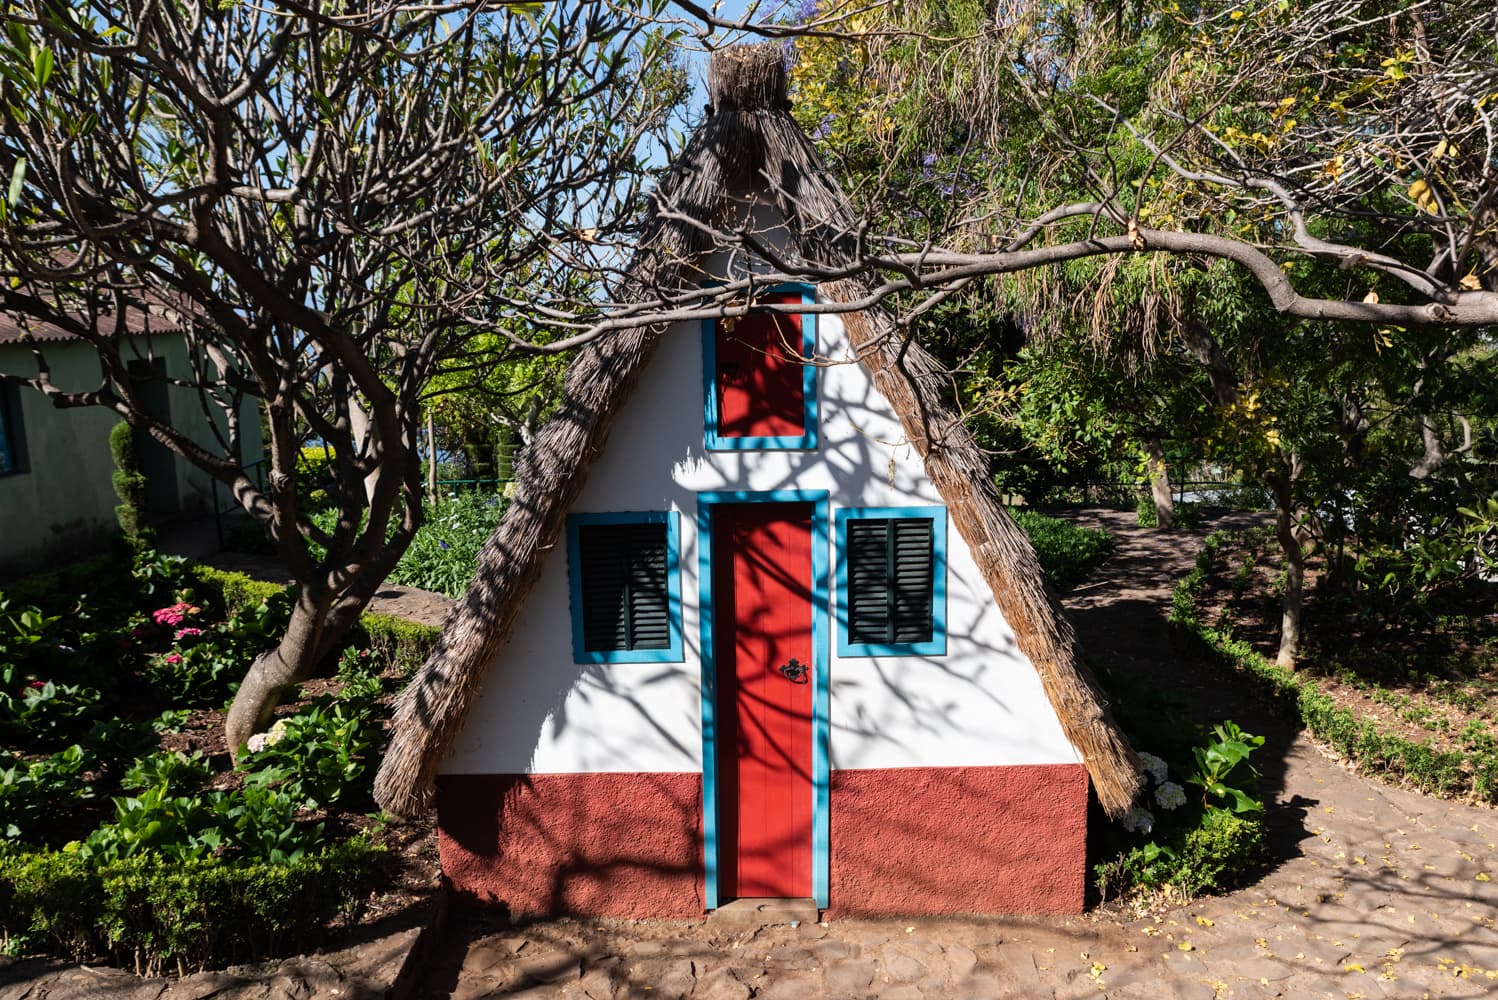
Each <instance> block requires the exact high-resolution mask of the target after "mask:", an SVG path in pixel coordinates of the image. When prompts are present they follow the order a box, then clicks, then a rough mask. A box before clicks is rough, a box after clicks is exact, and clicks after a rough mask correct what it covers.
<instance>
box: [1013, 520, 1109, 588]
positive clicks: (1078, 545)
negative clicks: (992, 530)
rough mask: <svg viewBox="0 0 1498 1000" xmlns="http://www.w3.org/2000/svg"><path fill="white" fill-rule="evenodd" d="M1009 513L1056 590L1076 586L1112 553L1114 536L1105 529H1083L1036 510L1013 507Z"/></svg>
mask: <svg viewBox="0 0 1498 1000" xmlns="http://www.w3.org/2000/svg"><path fill="white" fill-rule="evenodd" d="M1010 516H1012V517H1013V518H1014V521H1015V523H1016V524H1018V525H1019V526H1020V529H1021V530H1022V531H1024V533H1025V534H1026V535H1028V536H1029V538H1030V544H1031V545H1033V546H1034V547H1035V555H1036V558H1038V559H1039V560H1040V569H1041V572H1042V573H1044V574H1045V580H1046V583H1048V584H1050V586H1051V589H1053V590H1055V591H1056V592H1057V593H1065V592H1066V591H1068V590H1070V589H1071V588H1072V587H1074V586H1076V584H1077V581H1079V580H1081V579H1082V577H1084V576H1086V575H1087V573H1088V572H1089V571H1090V570H1092V568H1093V567H1095V566H1098V565H1099V564H1101V563H1103V562H1105V561H1106V560H1107V559H1108V557H1109V556H1111V555H1113V537H1112V536H1111V535H1109V534H1108V532H1107V531H1105V530H1103V529H1102V528H1083V527H1080V526H1078V525H1075V524H1072V523H1071V522H1070V521H1064V520H1062V519H1061V518H1058V517H1047V516H1046V515H1044V514H1037V513H1036V512H1035V511H1033V510H1012V511H1010Z"/></svg>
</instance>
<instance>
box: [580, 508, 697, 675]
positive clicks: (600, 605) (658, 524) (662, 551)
mask: <svg viewBox="0 0 1498 1000" xmlns="http://www.w3.org/2000/svg"><path fill="white" fill-rule="evenodd" d="M678 521H679V518H678V516H677V513H676V512H675V511H643V512H637V511H631V512H619V513H606V514H570V515H568V517H567V578H568V593H569V595H570V599H571V615H572V659H573V662H575V663H680V662H682V646H681V565H680V552H681V543H680V537H681V536H680V532H679V530H678V527H677V525H678Z"/></svg>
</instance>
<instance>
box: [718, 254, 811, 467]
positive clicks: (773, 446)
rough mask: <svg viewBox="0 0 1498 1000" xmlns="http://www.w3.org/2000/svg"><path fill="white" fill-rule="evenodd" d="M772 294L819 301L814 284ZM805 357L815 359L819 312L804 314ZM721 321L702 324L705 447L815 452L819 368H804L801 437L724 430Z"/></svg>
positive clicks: (779, 289) (784, 288)
mask: <svg viewBox="0 0 1498 1000" xmlns="http://www.w3.org/2000/svg"><path fill="white" fill-rule="evenodd" d="M767 291H768V292H769V293H770V294H772V295H775V294H779V295H783V294H787V293H790V294H797V293H799V294H800V296H801V301H802V302H803V303H807V304H810V303H812V302H815V301H816V298H815V289H814V288H813V287H812V286H811V285H802V284H791V285H776V286H774V287H772V288H770V289H768V290H767ZM799 318H800V321H801V356H802V357H803V358H812V357H814V356H815V355H816V351H817V317H816V314H815V313H801V314H800V315H799ZM719 322H720V321H719V320H714V319H708V320H703V321H702V399H703V426H704V428H705V431H704V435H703V437H704V441H703V444H704V446H705V447H706V448H707V449H708V450H709V451H811V450H814V449H815V448H816V447H817V369H816V366H815V365H811V364H803V365H802V366H801V394H802V410H803V412H802V425H801V426H802V428H803V433H801V434H799V435H787V436H783V437H748V436H737V435H731V434H725V433H722V432H721V431H720V420H719V413H718V402H719V397H718V385H717V378H718V347H717V341H718V325H719Z"/></svg>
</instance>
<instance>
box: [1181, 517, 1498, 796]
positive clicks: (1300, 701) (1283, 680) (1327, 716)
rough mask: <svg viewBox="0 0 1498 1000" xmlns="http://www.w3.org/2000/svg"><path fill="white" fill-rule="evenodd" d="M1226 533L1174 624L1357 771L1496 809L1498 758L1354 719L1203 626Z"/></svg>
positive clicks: (1194, 577) (1209, 552)
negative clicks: (1210, 580) (1204, 600)
mask: <svg viewBox="0 0 1498 1000" xmlns="http://www.w3.org/2000/svg"><path fill="white" fill-rule="evenodd" d="M1225 537H1226V535H1225V533H1217V534H1214V535H1212V536H1211V537H1209V538H1208V540H1207V541H1208V542H1209V543H1213V544H1211V545H1210V546H1204V547H1203V549H1202V552H1201V553H1200V554H1199V555H1198V557H1197V565H1196V567H1195V568H1194V569H1193V570H1192V571H1191V573H1190V574H1188V575H1187V576H1186V577H1185V578H1184V579H1183V580H1182V581H1181V582H1180V583H1178V584H1177V585H1176V589H1175V593H1174V595H1173V610H1172V614H1171V622H1172V623H1173V624H1175V625H1176V626H1178V627H1180V628H1181V629H1182V630H1183V631H1184V632H1186V633H1187V634H1188V635H1190V636H1192V637H1194V638H1196V639H1198V640H1199V641H1201V642H1202V643H1203V644H1204V646H1205V647H1206V648H1207V649H1208V650H1209V651H1211V652H1212V653H1214V654H1215V655H1216V657H1217V658H1218V660H1219V661H1220V662H1221V663H1223V664H1224V665H1225V666H1227V667H1228V668H1229V669H1232V670H1234V671H1236V672H1237V673H1239V674H1240V675H1242V676H1245V677H1248V678H1250V679H1252V680H1253V681H1255V682H1256V683H1257V684H1258V685H1260V686H1261V687H1262V688H1263V690H1264V691H1265V693H1266V694H1268V695H1269V696H1270V697H1271V698H1272V699H1273V700H1274V701H1275V702H1276V704H1278V705H1280V706H1281V707H1282V708H1284V709H1285V710H1286V711H1288V712H1290V713H1292V714H1293V715H1295V716H1298V717H1299V719H1300V720H1301V722H1303V723H1304V724H1305V726H1306V728H1307V729H1308V730H1309V731H1310V732H1311V734H1312V735H1313V736H1315V737H1316V738H1317V739H1320V740H1323V741H1324V742H1326V743H1328V744H1329V745H1331V746H1332V747H1333V748H1334V749H1335V750H1336V751H1337V752H1338V753H1340V754H1342V755H1344V756H1345V757H1347V758H1348V759H1350V760H1353V761H1355V762H1356V763H1357V764H1358V766H1359V767H1361V768H1364V769H1365V770H1367V771H1369V772H1371V773H1375V774H1383V775H1386V776H1388V777H1390V778H1392V779H1397V780H1402V781H1404V782H1407V783H1408V784H1410V785H1412V786H1413V787H1415V788H1418V789H1420V790H1421V791H1424V792H1430V793H1434V794H1439V795H1449V796H1461V795H1467V796H1471V797H1473V798H1477V799H1479V800H1481V801H1485V802H1490V803H1498V758H1495V757H1493V756H1490V755H1489V756H1482V757H1477V758H1475V759H1474V758H1473V757H1472V756H1471V754H1470V752H1469V751H1466V750H1446V751H1443V750H1439V749H1437V748H1436V747H1434V746H1432V745H1431V744H1430V743H1429V742H1426V741H1417V740H1411V739H1409V738H1407V737H1405V736H1403V735H1402V734H1400V733H1396V732H1393V731H1390V730H1387V729H1385V728H1384V727H1383V726H1382V725H1380V723H1379V722H1378V720H1377V719H1374V718H1368V717H1364V716H1359V715H1357V714H1354V713H1353V712H1352V711H1351V710H1349V709H1346V708H1343V707H1341V706H1340V705H1338V704H1337V701H1336V700H1335V699H1334V698H1332V697H1331V696H1330V695H1328V694H1327V693H1326V692H1325V691H1323V690H1322V689H1321V685H1320V684H1319V683H1317V681H1316V679H1315V678H1313V677H1309V676H1305V675H1304V674H1300V673H1297V672H1295V671H1293V670H1290V669H1287V668H1285V667H1282V666H1279V665H1278V664H1276V663H1274V662H1273V661H1271V660H1269V659H1267V658H1265V657H1263V656H1261V655H1260V654H1259V653H1257V652H1255V651H1254V649H1253V648H1252V647H1251V646H1250V645H1249V644H1248V643H1246V642H1244V641H1242V640H1240V639H1235V638H1233V637H1232V636H1231V635H1229V634H1227V633H1226V632H1224V631H1221V630H1217V629H1210V628H1207V627H1206V626H1204V625H1202V624H1201V620H1200V613H1199V611H1198V609H1197V602H1198V601H1199V599H1200V595H1201V589H1202V582H1203V581H1204V579H1205V576H1206V573H1207V572H1208V571H1209V570H1210V568H1211V565H1212V563H1213V560H1214V559H1215V557H1216V550H1217V547H1218V545H1219V544H1220V543H1221V541H1222V540H1223V539H1224V538H1225Z"/></svg>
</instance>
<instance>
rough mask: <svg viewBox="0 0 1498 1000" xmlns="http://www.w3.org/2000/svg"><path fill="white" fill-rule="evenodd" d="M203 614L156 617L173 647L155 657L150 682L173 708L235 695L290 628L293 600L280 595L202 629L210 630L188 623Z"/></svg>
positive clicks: (191, 609) (170, 612)
mask: <svg viewBox="0 0 1498 1000" xmlns="http://www.w3.org/2000/svg"><path fill="white" fill-rule="evenodd" d="M200 611H201V609H200V608H199V607H198V606H196V605H189V604H187V603H186V602H178V603H177V604H175V605H172V606H170V607H166V608H160V609H158V610H157V611H155V612H154V613H153V618H154V619H155V621H156V623H157V624H158V625H162V626H165V627H166V628H168V629H169V630H170V634H171V635H172V645H171V647H170V649H169V650H167V651H166V652H162V653H158V654H155V655H153V656H152V657H150V659H149V660H148V661H147V664H146V669H145V677H146V679H147V680H148V681H149V682H150V683H151V684H152V685H153V686H155V687H156V688H157V689H158V691H160V692H161V693H162V694H164V695H166V696H167V697H169V698H170V699H171V700H172V702H173V703H174V704H187V705H206V704H213V703H215V702H218V701H221V700H222V699H223V697H224V695H226V694H228V693H230V692H231V691H232V690H233V689H234V688H235V687H236V686H237V685H238V682H239V678H240V677H242V676H244V672H245V670H246V669H248V667H249V665H250V663H251V662H252V661H253V660H254V658H255V657H256V656H257V655H259V654H260V653H261V652H262V651H263V650H265V649H266V648H268V647H270V646H273V645H274V644H275V641H276V637H277V636H278V635H279V634H280V633H281V632H282V631H283V630H284V629H285V628H286V624H287V622H288V621H289V620H290V618H291V595H290V593H289V592H288V591H287V590H285V589H277V590H275V591H274V592H272V593H271V595H270V596H269V597H268V598H266V599H264V600H261V601H259V602H258V603H255V604H250V603H248V602H245V603H241V604H240V605H238V606H237V607H236V608H235V609H234V611H233V612H232V613H231V614H230V615H229V617H228V619H227V620H226V621H223V622H221V623H217V624H213V623H206V622H205V623H201V624H203V625H204V626H205V627H198V624H199V623H198V620H197V619H196V618H194V617H188V616H196V615H197V614H198V613H199V612H200ZM178 626H182V627H180V628H179V627H178Z"/></svg>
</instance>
